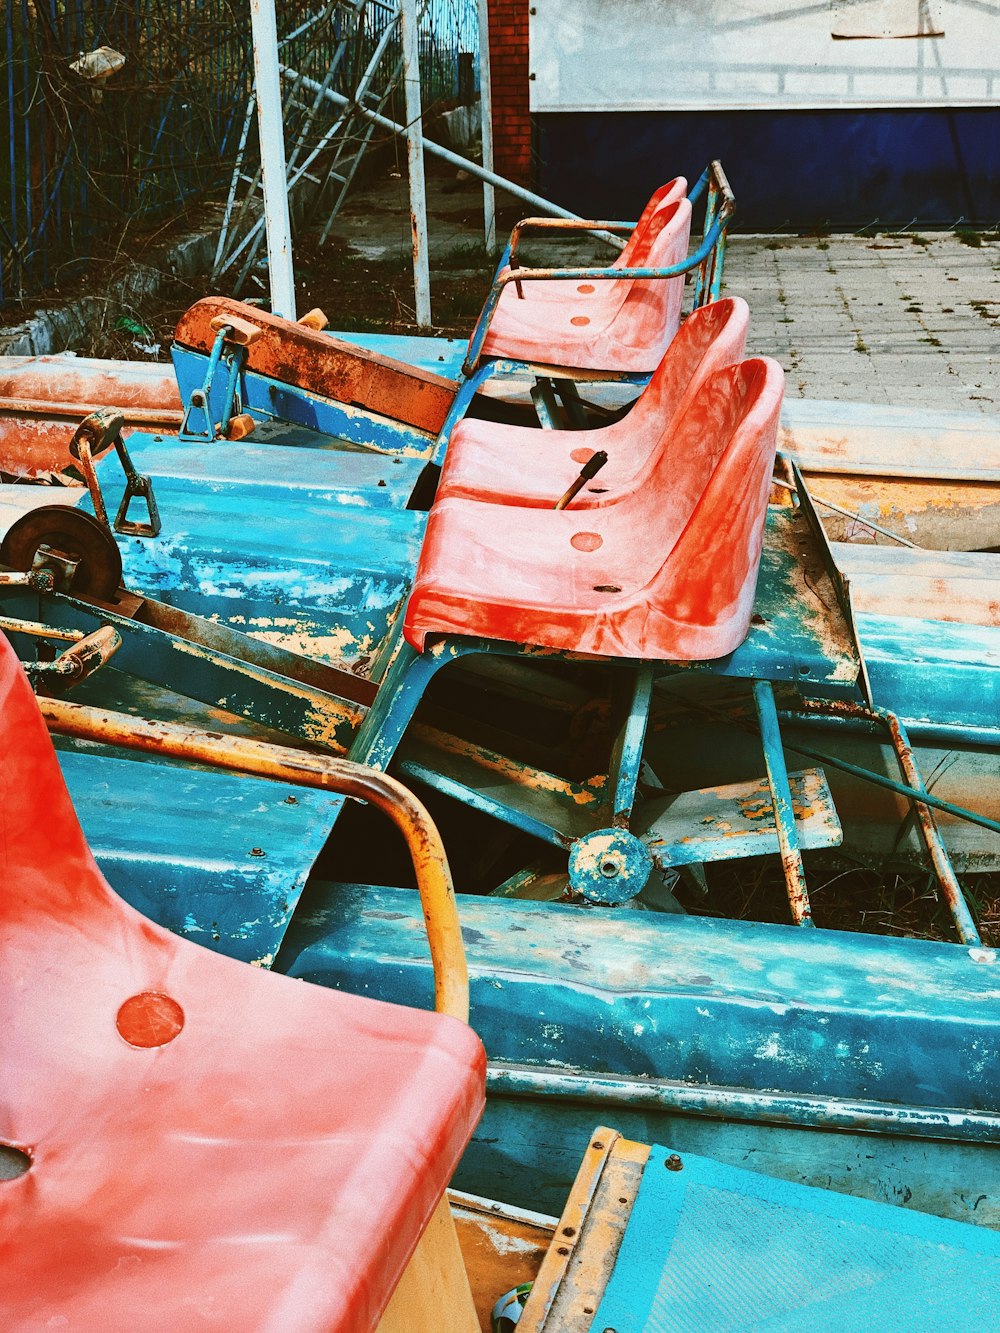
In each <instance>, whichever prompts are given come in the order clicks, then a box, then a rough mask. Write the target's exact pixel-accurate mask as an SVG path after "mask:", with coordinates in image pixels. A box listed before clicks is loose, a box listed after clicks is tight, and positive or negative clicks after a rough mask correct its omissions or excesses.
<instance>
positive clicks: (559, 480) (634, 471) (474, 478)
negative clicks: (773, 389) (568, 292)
mask: <svg viewBox="0 0 1000 1333" xmlns="http://www.w3.org/2000/svg"><path fill="white" fill-rule="evenodd" d="M538 285H539V286H541V285H543V284H538ZM749 321H750V311H749V309H748V307H747V303H746V302H745V301H744V300H742V299H741V298H739V297H729V298H726V299H725V300H722V301H713V302H712V303H711V304H710V305H705V306H702V307H701V308H700V309H698V310H695V311H694V312H693V313H692V314H691V315H689V316H688V318H687V319H686V320H685V321H684V323H683V324H682V325H681V327H680V329H679V330H678V332H677V335H676V337H675V338H674V339H673V341H672V342H671V343H670V346H669V347H668V348H667V350H666V353H665V354H664V357H663V360H662V361H661V362H660V364H659V366H658V367H657V369H656V372H655V373H654V375H653V377H652V379H651V380H650V381H649V383H648V385H647V386H646V388H645V389H644V390H643V392H642V394H641V396H640V397H639V398H638V399H637V401H636V403H635V405H634V406H633V407H632V409H631V411H630V412H629V413H628V415H627V416H625V417H623V418H622V419H621V420H620V421H616V422H614V423H613V424H612V425H610V426H605V427H603V428H602V429H600V430H592V431H587V432H586V434H583V435H581V433H580V432H579V431H572V430H566V431H551V430H534V429H531V428H530V427H527V426H507V425H504V424H502V423H499V422H492V421H477V420H474V419H473V418H466V419H465V420H464V421H460V422H459V423H458V425H457V426H456V427H455V429H454V431H453V432H452V437H451V442H450V444H449V445H448V452H447V454H446V456H445V461H444V469H443V471H442V473H441V481H440V484H439V486H438V491H437V494H438V498H439V499H441V500H444V499H447V498H448V497H451V496H455V497H460V498H464V499H470V500H485V501H488V502H490V503H491V504H506V505H531V506H537V507H538V508H543V509H551V508H552V507H553V506H554V505H555V503H556V501H557V500H558V498H559V497H560V496H561V495H562V494H563V493H564V492H565V490H566V488H567V486H569V485H570V483H571V482H572V481H573V479H574V478H575V477H576V476H578V474H579V472H580V469H581V467H582V466H583V465H584V464H586V463H587V462H588V461H589V459H590V458H592V457H593V455H594V454H595V453H598V452H599V451H603V452H605V453H606V454H607V456H608V461H607V462H606V463H605V464H604V465H603V466H602V467H601V469H600V471H599V472H598V473H597V475H596V476H595V477H594V478H593V479H592V480H591V482H590V484H589V485H584V486H583V488H582V489H581V490H580V491H579V492H578V493H577V494H576V495H574V497H573V499H572V501H571V502H570V508H572V509H574V510H581V509H600V508H603V507H604V506H606V505H609V504H617V503H618V502H619V501H621V500H622V499H623V498H625V497H626V496H628V495H630V494H632V492H633V491H635V490H636V489H637V488H639V487H642V486H647V485H649V484H650V477H651V474H652V473H653V471H655V469H656V467H657V464H658V459H659V456H660V454H661V453H664V452H667V451H669V450H670V448H671V438H672V434H673V429H674V423H675V421H676V420H677V419H678V418H679V417H681V416H682V415H683V413H684V411H685V410H686V408H687V406H688V404H689V403H690V402H691V401H692V399H693V398H694V397H695V396H696V395H697V393H698V391H699V389H700V388H701V386H702V384H703V383H704V382H705V380H706V379H707V378H708V376H709V375H711V374H713V373H714V372H715V371H716V370H721V369H722V368H723V367H724V366H730V365H734V364H735V363H736V362H737V361H739V360H740V358H741V357H742V356H743V352H744V348H745V346H746V337H747V327H748V325H749Z"/></svg>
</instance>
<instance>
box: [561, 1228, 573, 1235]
mask: <svg viewBox="0 0 1000 1333" xmlns="http://www.w3.org/2000/svg"><path fill="white" fill-rule="evenodd" d="M563 1235H564V1236H575V1235H576V1227H563Z"/></svg>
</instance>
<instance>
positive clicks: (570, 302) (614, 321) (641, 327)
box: [470, 199, 691, 374]
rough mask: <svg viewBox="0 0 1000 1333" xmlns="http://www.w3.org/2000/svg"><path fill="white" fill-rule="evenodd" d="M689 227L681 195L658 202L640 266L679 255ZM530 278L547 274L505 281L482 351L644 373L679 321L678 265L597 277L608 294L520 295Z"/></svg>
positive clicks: (666, 262)
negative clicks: (652, 274)
mask: <svg viewBox="0 0 1000 1333" xmlns="http://www.w3.org/2000/svg"><path fill="white" fill-rule="evenodd" d="M690 233H691V205H690V203H689V202H688V200H687V199H678V200H675V201H674V202H673V203H671V204H669V205H668V206H667V207H665V208H661V209H659V210H657V211H656V213H655V215H654V217H653V219H652V222H651V223H650V227H649V236H648V245H649V250H648V254H647V255H646V257H645V259H644V261H643V263H642V265H641V267H643V268H657V269H659V268H669V267H671V266H672V265H674V264H681V263H683V262H684V260H685V258H686V257H687V251H688V239H689V236H690ZM532 281H534V282H537V283H538V284H539V285H541V284H542V283H543V282H544V281H545V280H544V279H540V278H539V279H531V278H530V277H528V276H526V277H525V279H524V281H523V282H520V283H515V282H508V283H507V284H506V286H505V287H504V289H503V291H502V292H501V294H500V299H499V301H498V303H497V307H496V309H495V311H494V312H493V315H492V319H491V322H490V325H489V329H488V331H487V333H486V338H485V341H484V342H483V346H482V352H483V355H485V356H488V357H505V358H510V359H512V360H516V361H528V362H532V363H543V364H546V365H556V366H571V367H573V368H574V369H576V370H594V371H613V372H616V373H617V372H623V373H628V374H633V373H642V374H649V373H650V372H652V371H653V370H655V369H656V367H657V365H658V364H659V362H660V358H661V357H662V356H663V353H664V352H665V351H666V348H667V344H668V343H669V342H670V339H671V338H672V337H673V336H674V334H675V333H676V332H677V326H678V324H679V323H680V313H681V301H682V299H683V296H684V274H683V273H679V274H677V275H676V276H674V277H668V278H620V279H618V278H616V279H597V280H596V281H595V283H594V286H595V288H601V287H608V288H609V293H610V294H609V295H607V296H603V295H597V293H593V294H586V295H580V294H579V293H576V292H574V293H573V294H572V295H566V296H565V297H563V298H562V299H559V300H557V299H553V300H550V301H529V300H526V299H525V298H523V297H519V296H518V294H517V288H518V286H520V287H521V289H522V290H524V289H525V288H526V287H528V286H530V285H531V283H532ZM553 281H561V279H553ZM588 285H589V284H588ZM473 337H475V334H474V335H473ZM470 346H471V344H470Z"/></svg>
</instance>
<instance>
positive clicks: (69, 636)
mask: <svg viewBox="0 0 1000 1333" xmlns="http://www.w3.org/2000/svg"><path fill="white" fill-rule="evenodd" d="M0 630H3V632H4V633H5V634H33V635H35V637H36V638H39V639H59V640H60V641H61V642H64V643H79V642H80V640H81V639H83V638H84V637H85V636H84V634H83V632H82V631H81V630H78V629H53V628H52V626H51V625H43V624H42V622H41V621H40V620H19V619H17V618H16V617H14V616H0Z"/></svg>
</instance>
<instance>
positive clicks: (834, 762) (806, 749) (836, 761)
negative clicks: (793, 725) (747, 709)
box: [780, 699, 1000, 833]
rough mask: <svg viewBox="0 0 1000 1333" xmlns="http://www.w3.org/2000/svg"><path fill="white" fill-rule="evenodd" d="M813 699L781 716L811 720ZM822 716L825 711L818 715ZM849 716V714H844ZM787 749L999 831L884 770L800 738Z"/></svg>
mask: <svg viewBox="0 0 1000 1333" xmlns="http://www.w3.org/2000/svg"><path fill="white" fill-rule="evenodd" d="M811 704H812V701H811V700H808V699H804V700H803V701H802V704H801V706H800V708H798V709H795V710H786V709H782V710H781V713H780V716H781V717H782V718H783V719H785V720H786V721H792V722H808V721H811V720H812V714H811V708H810V705H811ZM850 707H851V705H850V704H845V703H838V702H837V701H835V700H824V701H823V703H822V704H821V705H820V708H821V709H822V710H831V711H833V710H834V709H835V708H836V709H837V710H838V711H839V709H840V708H843V709H849V708H850ZM819 715H820V716H822V711H821V712H820V714H819ZM845 716H850V713H845ZM858 716H861V717H865V716H867V710H862V711H861V713H860V714H858ZM784 745H785V748H786V749H788V750H791V751H793V753H795V754H800V755H803V756H804V757H805V758H806V759H816V760H818V762H819V763H821V764H830V765H831V767H833V768H839V769H840V770H841V771H842V772H844V773H850V774H851V775H852V777H856V778H861V779H862V781H864V782H870V783H872V784H873V785H874V786H876V787H885V789H886V790H887V791H894V792H896V793H897V794H898V795H899V796H905V797H906V799H907V800H908V801H922V802H923V804H924V805H929V806H932V807H933V808H934V809H935V810H942V811H943V812H944V813H945V814H946V815H954V816H955V818H956V819H964V820H966V822H967V823H969V824H978V825H979V826H980V827H981V828H985V829H989V830H990V832H991V833H1000V823H998V822H997V820H995V819H990V818H988V816H986V815H978V814H976V812H975V811H974V810H966V809H965V807H964V806H961V805H953V804H952V803H951V801H944V800H942V799H941V797H940V796H935V795H934V794H933V793H932V792H929V791H926V790H924V791H917V790H915V789H914V788H913V787H907V786H906V785H905V784H904V783H902V782H896V781H895V780H894V779H893V778H888V777H886V776H885V775H884V774H882V773H873V772H872V771H871V769H870V768H861V767H860V766H859V765H858V764H852V763H849V762H848V761H847V760H846V759H840V758H838V757H837V756H836V755H832V754H825V753H824V752H823V751H821V750H814V749H812V748H811V747H810V746H807V745H803V744H801V742H800V741H789V740H786V741H785V742H784Z"/></svg>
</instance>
